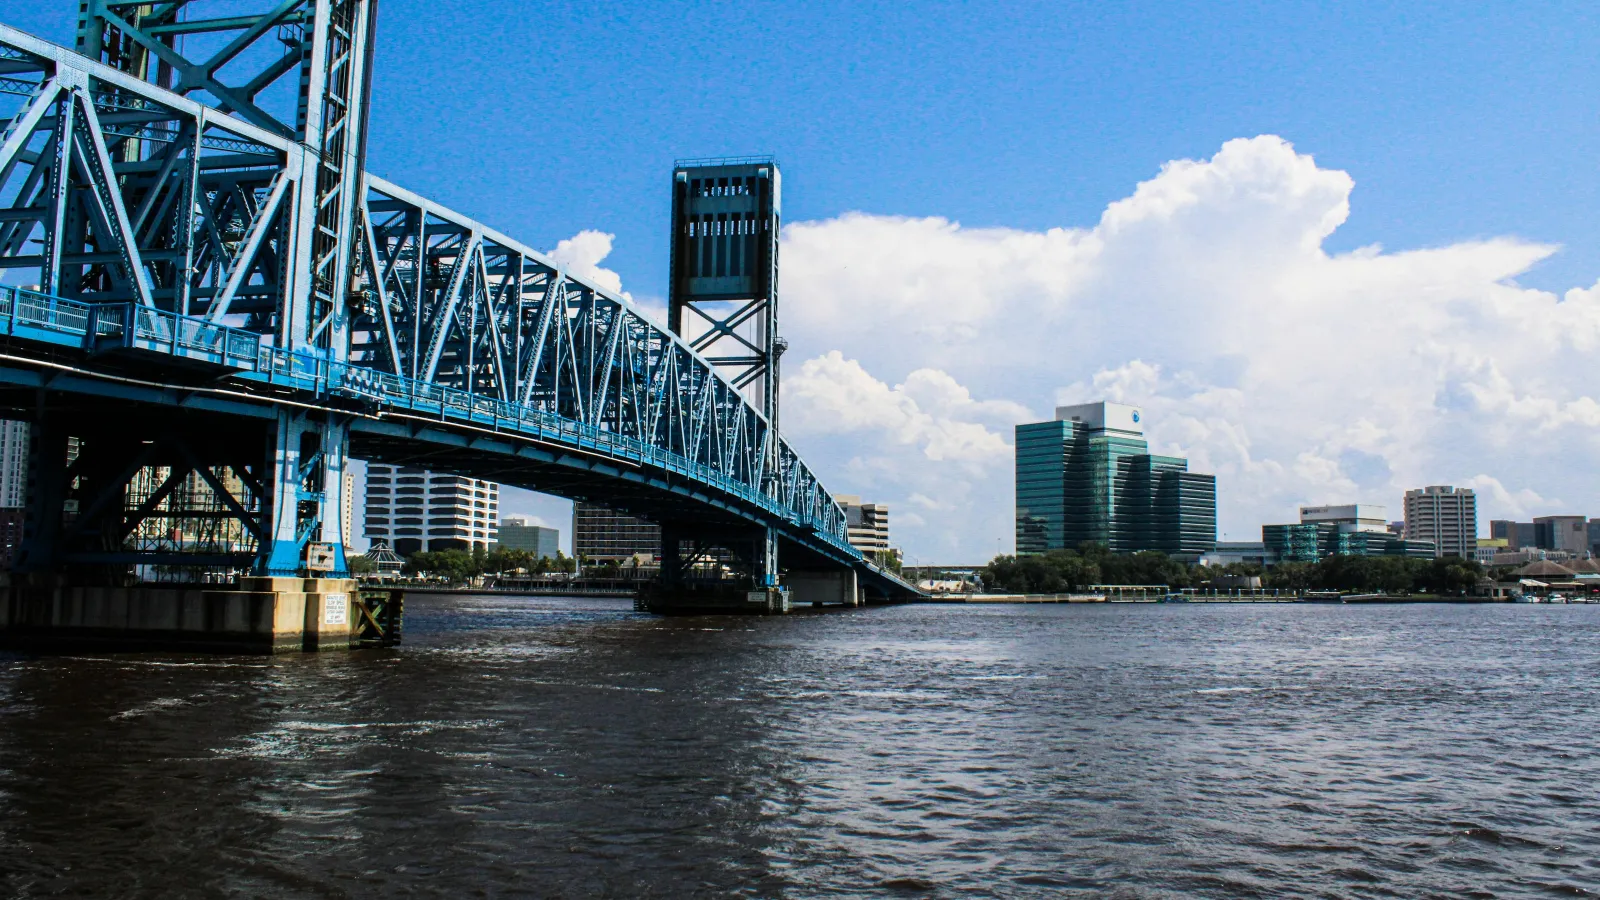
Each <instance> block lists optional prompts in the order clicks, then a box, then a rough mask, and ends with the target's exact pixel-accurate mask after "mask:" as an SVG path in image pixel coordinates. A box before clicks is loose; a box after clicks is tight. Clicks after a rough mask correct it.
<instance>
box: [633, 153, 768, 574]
mask: <svg viewBox="0 0 1600 900" xmlns="http://www.w3.org/2000/svg"><path fill="white" fill-rule="evenodd" d="M781 208H782V179H781V177H780V175H779V171H778V162H777V160H776V159H774V158H772V157H770V156H749V157H732V158H718V159H684V160H678V162H677V163H676V165H674V166H673V171H672V242H671V252H672V265H671V275H670V277H671V285H670V288H669V290H668V294H667V326H668V327H669V328H671V329H672V332H673V333H674V334H677V335H678V336H679V337H681V338H683V339H684V340H685V341H687V342H688V343H689V345H690V346H691V347H692V348H694V349H695V350H696V351H699V352H700V353H701V354H702V355H704V356H705V357H706V358H707V360H709V361H710V362H711V364H712V365H713V366H716V367H717V368H718V369H720V370H722V371H723V372H724V374H726V375H727V377H728V379H729V381H731V382H732V383H733V385H734V387H736V388H738V389H739V390H740V391H742V392H744V394H745V396H747V397H749V398H750V400H751V402H752V403H754V404H756V405H757V406H758V408H759V409H760V410H761V412H762V414H763V415H764V416H765V417H766V419H767V422H768V423H769V428H768V431H767V434H768V435H769V436H776V435H777V434H779V424H778V413H779V403H778V388H779V361H780V358H781V357H782V356H783V351H784V349H785V347H786V346H787V345H786V343H785V342H784V340H783V338H781V337H779V336H778V234H779V230H780V228H781V227H782V224H783V223H782V214H781ZM768 443H769V446H768V447H767V448H766V451H765V453H766V465H765V467H764V468H765V471H766V472H767V481H768V483H767V484H764V485H763V490H765V491H766V492H767V493H768V494H769V495H775V493H776V490H777V488H776V480H777V478H778V473H779V471H780V468H779V466H778V463H777V442H776V438H775V437H770V438H769V441H768ZM661 524H662V533H661V547H662V550H661V552H662V577H663V580H664V581H666V582H669V583H670V582H671V581H673V580H674V579H676V578H678V577H679V576H681V574H682V550H683V542H684V541H685V540H688V541H690V542H691V546H695V547H696V551H695V552H698V551H699V548H700V546H701V545H704V544H707V543H721V544H723V545H725V546H727V547H728V548H729V549H732V550H734V552H735V555H736V556H745V559H746V561H747V562H748V563H749V564H750V569H751V574H752V576H753V580H754V585H753V586H755V587H758V588H775V587H776V586H777V583H778V579H777V574H778V556H777V554H778V551H777V546H778V542H777V536H776V535H775V534H774V533H773V531H772V530H771V529H762V530H761V532H762V533H760V534H757V535H755V536H754V539H753V540H749V541H746V540H741V539H739V538H738V537H735V538H733V539H732V540H729V539H728V537H727V536H722V538H721V540H718V536H716V535H711V534H706V533H705V532H704V531H703V529H697V528H694V527H692V526H689V525H686V524H683V523H674V522H663V523H661ZM745 547H749V548H750V550H749V552H748V556H746V555H745V554H743V553H739V552H738V551H739V550H742V549H743V548H745Z"/></svg>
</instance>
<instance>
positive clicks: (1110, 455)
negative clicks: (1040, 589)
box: [1016, 403, 1217, 558]
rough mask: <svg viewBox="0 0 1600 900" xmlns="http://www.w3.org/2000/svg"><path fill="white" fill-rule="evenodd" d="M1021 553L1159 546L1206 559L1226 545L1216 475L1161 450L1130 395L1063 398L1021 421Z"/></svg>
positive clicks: (1125, 550)
mask: <svg viewBox="0 0 1600 900" xmlns="http://www.w3.org/2000/svg"><path fill="white" fill-rule="evenodd" d="M1016 489H1017V526H1016V527H1017V552H1018V553H1043V552H1045V551H1046V550H1055V549H1062V548H1066V549H1076V548H1077V547H1078V546H1079V545H1081V544H1083V543H1086V542H1092V543H1097V544H1104V545H1106V546H1107V547H1109V548H1111V550H1112V551H1113V552H1117V553H1132V552H1135V551H1138V550H1159V551H1161V552H1163V553H1168V554H1171V555H1173V556H1177V557H1183V558H1198V557H1199V556H1200V555H1201V554H1204V553H1208V552H1210V551H1211V550H1212V549H1214V548H1215V547H1216V542H1217V485H1216V478H1215V477H1214V476H1211V475H1201V474H1199V473H1196V472H1190V471H1189V461H1188V460H1186V459H1182V458H1180V457H1175V456H1154V455H1152V454H1151V453H1150V446H1149V444H1148V443H1147V442H1146V441H1145V438H1144V426H1143V423H1142V422H1141V413H1140V411H1139V410H1138V409H1137V408H1135V407H1132V406H1125V405H1123V404H1120V403H1088V404H1083V405H1081V406H1063V407H1060V408H1058V409H1057V410H1056V418H1055V420H1054V421H1050V422H1035V423H1032V424H1027V425H1018V426H1017V488H1016Z"/></svg>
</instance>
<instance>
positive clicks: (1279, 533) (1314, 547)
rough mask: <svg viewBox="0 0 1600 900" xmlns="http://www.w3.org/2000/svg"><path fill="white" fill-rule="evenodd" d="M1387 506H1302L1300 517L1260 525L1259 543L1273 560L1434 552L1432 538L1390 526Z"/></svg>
mask: <svg viewBox="0 0 1600 900" xmlns="http://www.w3.org/2000/svg"><path fill="white" fill-rule="evenodd" d="M1385 512H1386V510H1385V509H1384V507H1382V506H1378V505H1376V504H1371V503H1349V504H1342V505H1334V506H1302V507H1300V521H1299V522H1297V523H1289V524H1285V525H1263V526H1261V543H1262V544H1263V545H1265V547H1266V551H1267V553H1269V554H1271V555H1272V557H1273V558H1274V560H1275V561H1276V562H1280V563H1286V562H1318V561H1320V560H1323V559H1326V558H1328V557H1330V556H1338V555H1353V556H1407V557H1412V558H1419V559H1426V558H1430V557H1433V556H1434V555H1436V552H1437V548H1436V547H1435V546H1434V544H1433V542H1432V541H1417V540H1410V539H1408V538H1405V537H1403V536H1401V535H1398V534H1395V533H1394V532H1392V531H1390V530H1389V524H1388V522H1387V521H1386V520H1385V515H1384V513H1385Z"/></svg>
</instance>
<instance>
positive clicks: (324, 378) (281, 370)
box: [0, 285, 859, 556]
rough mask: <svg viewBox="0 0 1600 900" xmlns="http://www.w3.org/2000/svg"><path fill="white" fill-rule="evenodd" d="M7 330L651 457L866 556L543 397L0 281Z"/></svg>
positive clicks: (727, 478) (735, 484)
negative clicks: (341, 358)
mask: <svg viewBox="0 0 1600 900" xmlns="http://www.w3.org/2000/svg"><path fill="white" fill-rule="evenodd" d="M0 333H3V334H13V335H17V336H22V337H29V336H32V337H41V338H44V339H46V340H50V341H51V342H52V343H58V344H68V345H74V346H78V347H81V348H82V349H84V350H88V351H90V352H94V351H96V350H103V349H106V347H107V346H110V347H116V348H126V349H134V350H141V351H144V352H153V353H162V354H167V355H172V356H179V357H185V358H190V359H200V360H204V361H208V362H212V363H216V364H219V365H225V366H228V367H229V368H232V369H235V370H236V375H237V376H238V377H241V378H245V379H248V380H263V381H267V382H269V383H275V384H282V385H284V386H287V387H292V388H295V389H297V390H304V391H307V392H309V393H312V394H315V395H317V396H322V397H330V396H343V397H349V398H352V399H361V400H365V401H368V402H374V403H377V404H380V405H385V406H390V407H394V408H398V409H403V410H406V411H409V412H417V413H424V414H427V415H428V416H429V417H430V418H431V417H432V416H440V417H441V418H443V419H444V420H446V421H451V420H455V421H464V422H466V423H468V424H471V425H473V426H475V427H483V428H487V429H488V430H490V431H508V432H512V433H516V434H520V435H524V436H528V437H532V438H534V439H537V440H544V441H550V442H554V443H559V444H564V445H568V446H572V447H576V448H578V449H580V450H583V451H584V452H588V453H592V454H597V455H600V456H604V457H610V458H613V459H617V460H620V461H623V462H626V463H630V464H634V465H646V466H651V467H654V468H657V469H662V470H665V471H668V472H672V473H674V474H677V475H682V476H685V477H687V478H692V479H694V480H696V481H699V482H702V483H704V484H707V485H710V486H712V487H715V488H716V489H718V490H719V491H722V492H723V493H725V494H728V495H731V496H733V497H737V498H738V499H740V500H741V501H743V502H745V503H747V504H750V505H752V506H755V507H757V508H760V509H762V510H763V511H765V512H766V513H767V514H768V515H770V516H773V517H775V518H779V519H782V520H784V521H787V522H789V523H790V524H791V525H793V526H795V527H799V528H805V529H808V530H809V531H810V532H811V533H812V534H814V535H816V536H817V537H818V538H819V539H821V540H822V541H824V542H826V543H828V544H830V545H832V546H834V547H835V548H837V549H839V550H840V551H842V552H844V553H847V554H849V555H852V556H859V553H858V551H856V550H855V549H854V548H853V547H851V546H850V544H849V542H848V540H846V536H845V535H844V534H842V533H839V531H838V529H837V527H836V525H837V523H833V522H830V521H828V520H826V519H823V518H819V517H817V516H814V515H810V514H808V513H805V512H802V511H799V510H795V509H792V508H790V507H788V506H786V505H784V504H783V503H781V502H780V501H779V500H778V499H776V498H774V497H771V496H769V495H767V494H766V493H765V492H764V491H762V490H761V489H760V487H759V486H757V485H751V484H748V483H745V482H743V481H740V480H739V479H737V478H734V477H732V476H731V475H729V474H728V473H727V472H724V471H721V470H719V469H717V468H714V467H712V466H708V465H705V464H704V463H698V462H695V461H693V460H691V459H689V458H688V457H686V456H683V455H682V454H679V453H676V452H673V451H671V450H667V449H665V448H663V447H658V446H655V445H653V444H650V443H647V442H645V441H642V440H639V439H638V438H635V437H632V436H629V435H626V434H621V433H618V432H615V431H608V430H606V429H604V428H601V427H599V426H597V425H593V424H590V423H587V422H580V421H578V420H575V419H569V418H566V417H564V416H558V415H555V414H554V413H551V412H549V411H547V410H544V409H540V408H538V407H530V406H524V405H522V404H520V403H514V402H510V401H507V400H502V399H500V398H498V397H494V396H487V395H483V394H474V393H469V392H467V391H463V390H460V389H457V388H452V387H446V386H444V385H440V384H436V383H432V382H424V381H419V380H417V379H413V378H407V377H404V376H400V375H395V374H393V373H390V372H382V371H379V370H377V369H372V368H368V367H365V366H358V365H351V364H348V363H339V362H334V361H332V360H329V359H328V358H327V357H324V356H319V355H317V354H312V353H304V352H298V351H291V350H285V349H283V348H281V347H273V346H270V345H266V344H263V343H262V340H261V335H259V334H257V333H255V332H250V331H245V330H243V329H238V328H231V327H228V326H225V325H218V324H215V323H212V322H209V321H206V320H204V319H199V318H195V317H193V316H184V315H179V314H177V313H172V312H168V311H166V310H161V309H157V308H154V307H149V306H142V305H139V304H134V303H83V302H81V301H77V300H68V299H64V298H61V297H54V296H51V295H49V294H43V293H40V292H38V291H33V290H29V289H27V288H18V287H8V286H3V285H0Z"/></svg>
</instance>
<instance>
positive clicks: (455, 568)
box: [405, 549, 480, 584]
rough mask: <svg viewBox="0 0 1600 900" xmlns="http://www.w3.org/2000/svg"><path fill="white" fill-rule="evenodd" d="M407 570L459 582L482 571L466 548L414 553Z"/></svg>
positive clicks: (407, 561) (407, 563) (408, 560)
mask: <svg viewBox="0 0 1600 900" xmlns="http://www.w3.org/2000/svg"><path fill="white" fill-rule="evenodd" d="M405 570H406V572H408V573H411V574H416V575H427V576H431V577H434V578H443V579H445V580H446V581H449V582H451V583H452V584H459V583H461V582H464V581H466V580H468V579H469V578H471V577H472V576H473V575H476V574H478V572H479V571H480V570H479V569H478V567H477V566H476V565H474V563H473V559H472V554H471V553H468V552H467V551H465V550H454V549H452V550H433V551H423V552H419V553H413V554H411V556H410V557H409V558H407V560H406V567H405Z"/></svg>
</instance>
